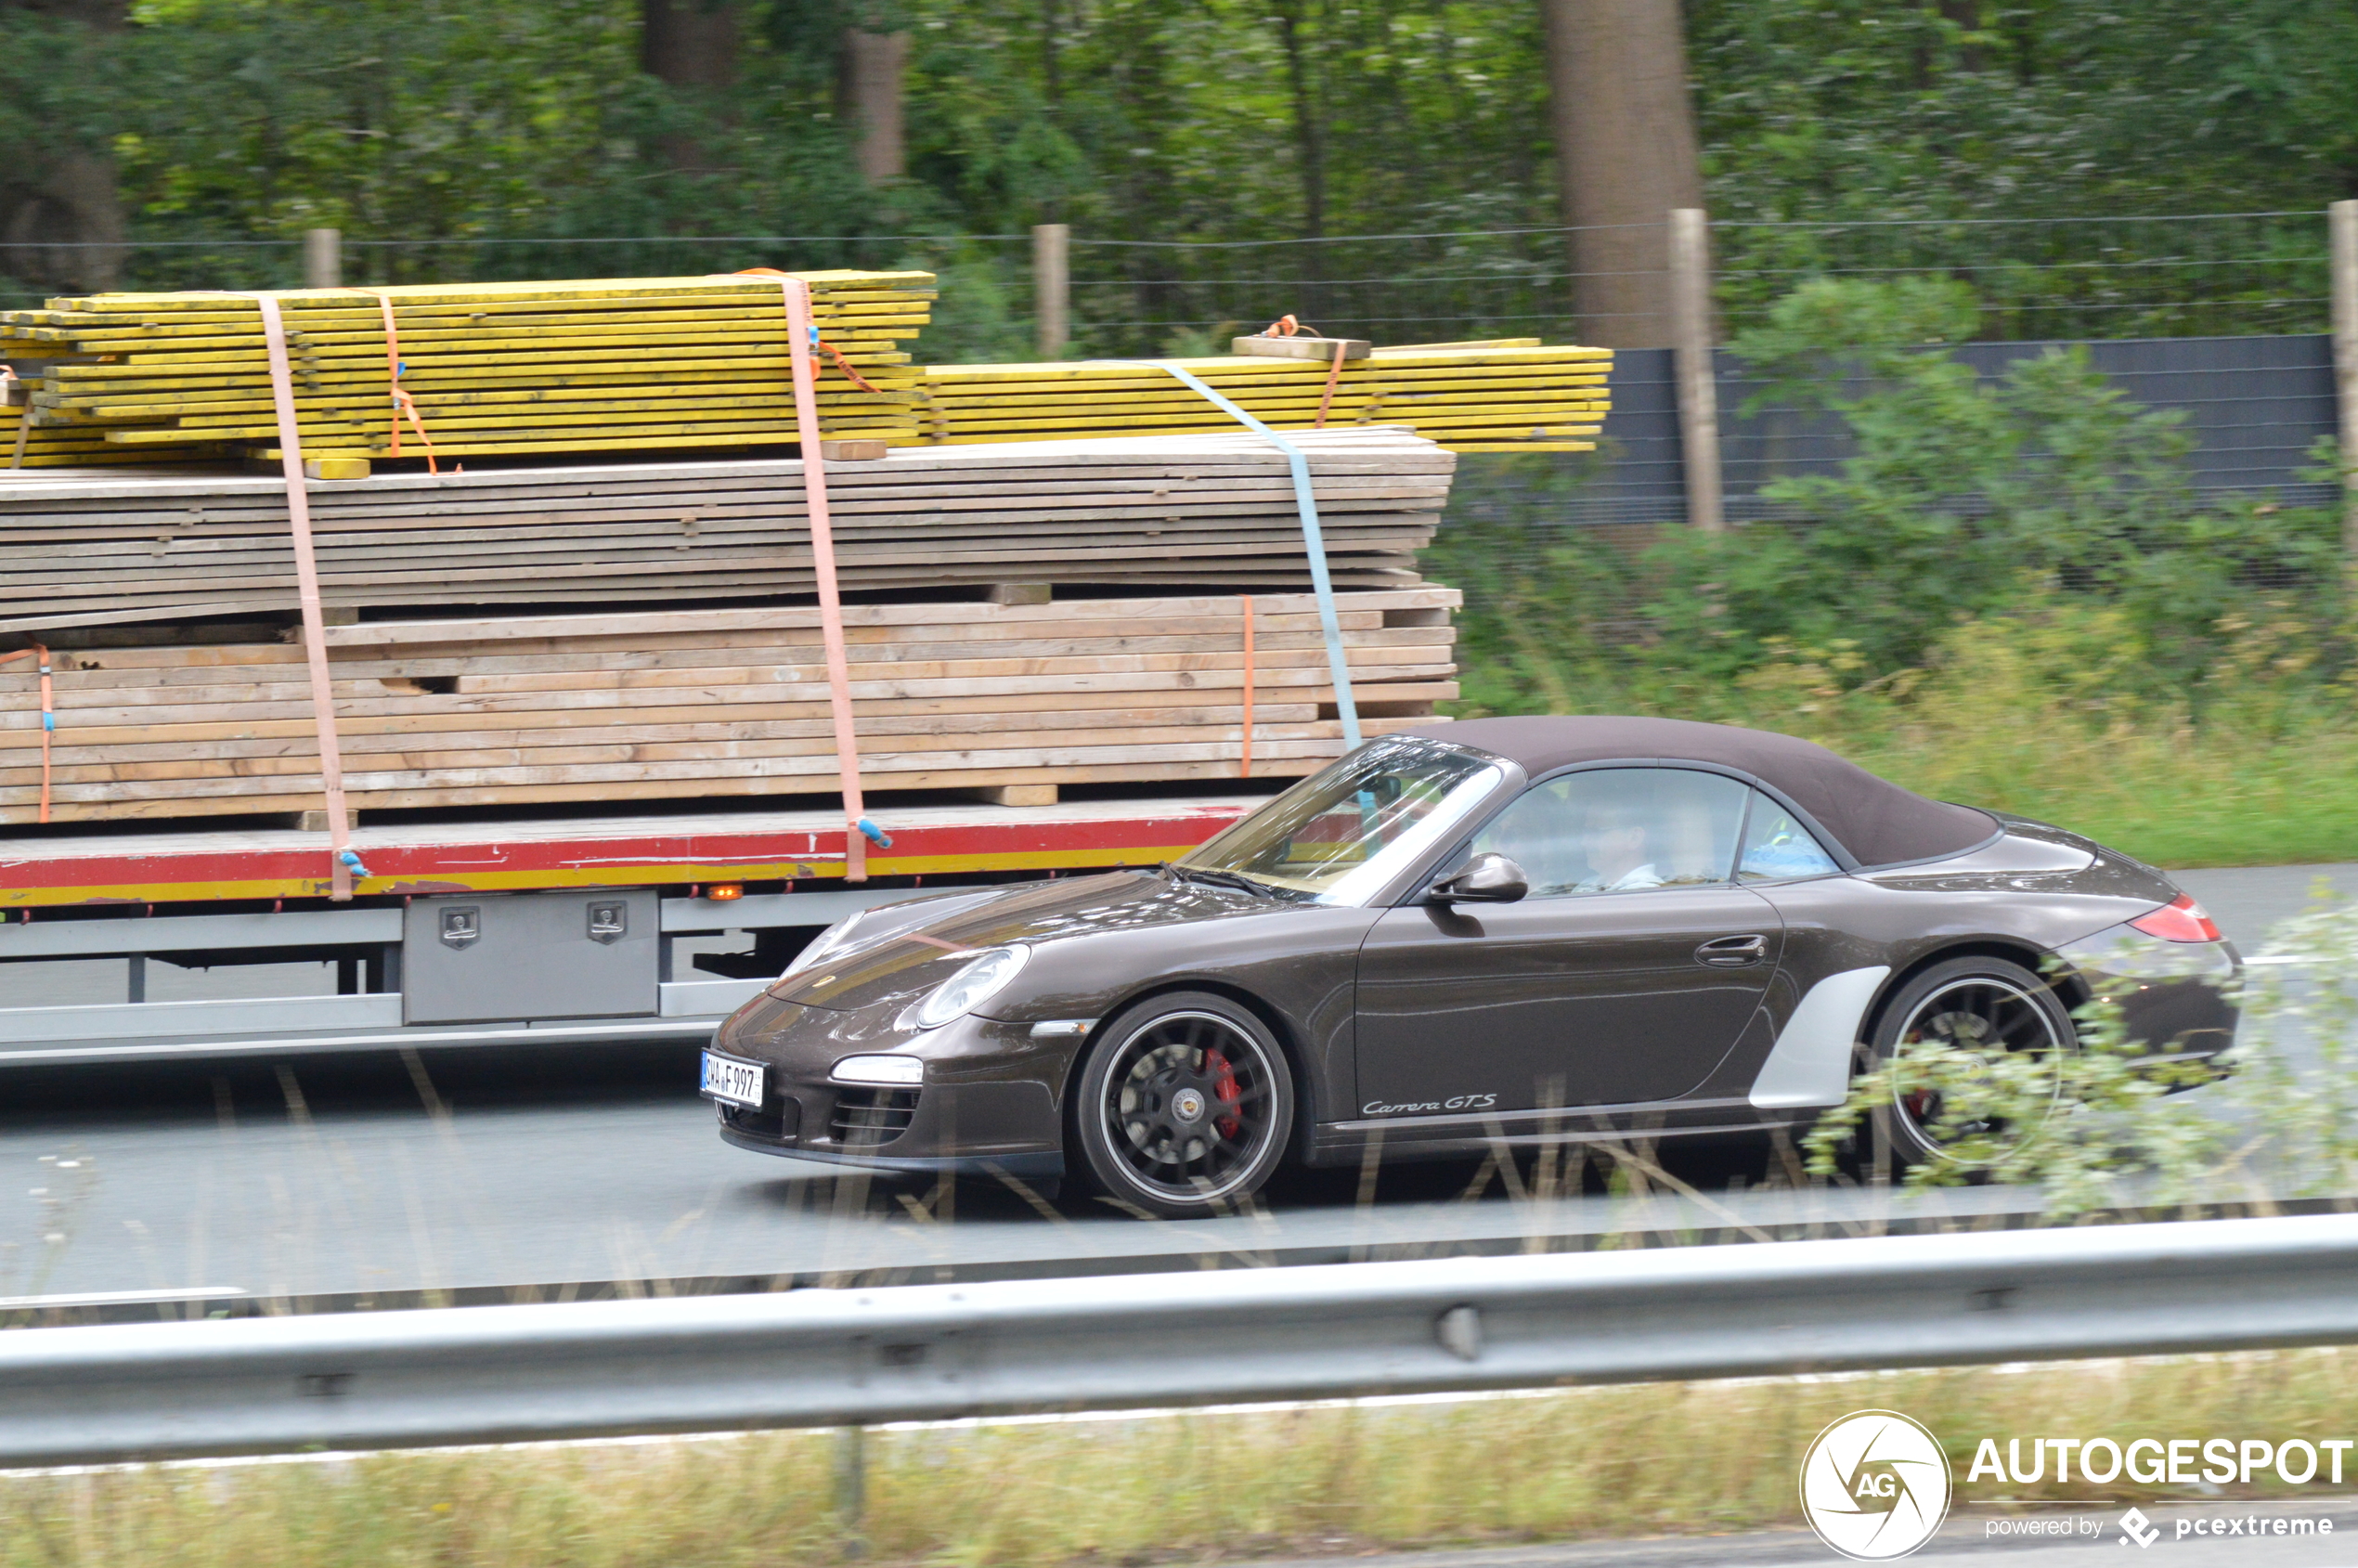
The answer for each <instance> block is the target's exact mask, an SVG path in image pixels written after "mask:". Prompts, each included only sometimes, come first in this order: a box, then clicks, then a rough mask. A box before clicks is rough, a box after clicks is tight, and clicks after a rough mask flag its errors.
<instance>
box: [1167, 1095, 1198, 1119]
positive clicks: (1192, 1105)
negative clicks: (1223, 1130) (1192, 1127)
mask: <svg viewBox="0 0 2358 1568" xmlns="http://www.w3.org/2000/svg"><path fill="white" fill-rule="evenodd" d="M1203 1105H1204V1101H1203V1091H1202V1090H1200V1089H1182V1090H1180V1091H1179V1092H1178V1093H1177V1094H1175V1095H1172V1096H1171V1114H1172V1115H1173V1116H1174V1117H1176V1118H1178V1119H1179V1120H1180V1121H1202V1120H1203Z"/></svg>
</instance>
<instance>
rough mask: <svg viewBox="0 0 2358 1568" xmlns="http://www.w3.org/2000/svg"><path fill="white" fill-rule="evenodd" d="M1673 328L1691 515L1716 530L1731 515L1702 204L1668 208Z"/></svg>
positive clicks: (1704, 527)
mask: <svg viewBox="0 0 2358 1568" xmlns="http://www.w3.org/2000/svg"><path fill="white" fill-rule="evenodd" d="M1670 330H1671V340H1670V341H1671V345H1672V347H1671V356H1672V362H1673V365H1674V367H1675V372H1674V373H1675V376H1676V379H1677V381H1678V455H1679V460H1680V467H1681V468H1682V469H1683V470H1684V471H1685V474H1686V481H1687V521H1688V523H1689V524H1690V525H1692V526H1694V527H1697V528H1700V529H1702V530H1703V531H1704V533H1706V534H1717V533H1720V532H1722V531H1723V530H1725V529H1726V527H1727V519H1726V517H1725V515H1724V513H1723V512H1722V511H1721V507H1720V496H1719V390H1718V385H1717V380H1716V378H1715V377H1714V374H1713V371H1712V364H1711V335H1712V334H1711V228H1710V224H1709V221H1708V220H1707V219H1706V218H1705V217H1704V211H1703V209H1702V208H1700V207H1674V208H1672V209H1671V210H1670Z"/></svg>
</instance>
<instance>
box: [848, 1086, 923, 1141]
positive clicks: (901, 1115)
mask: <svg viewBox="0 0 2358 1568" xmlns="http://www.w3.org/2000/svg"><path fill="white" fill-rule="evenodd" d="M918 1093H919V1091H917V1090H915V1089H846V1090H844V1091H842V1092H841V1093H840V1094H838V1095H836V1114H835V1117H834V1120H833V1121H831V1122H830V1123H829V1127H830V1130H831V1131H832V1132H833V1133H834V1134H835V1138H836V1142H837V1143H839V1144H843V1145H845V1146H847V1147H860V1148H874V1147H875V1146H877V1145H878V1144H888V1143H890V1142H892V1140H893V1139H895V1138H897V1137H899V1136H900V1134H903V1133H905V1132H907V1131H908V1130H909V1123H910V1122H911V1121H914V1120H915V1119H916V1115H917V1095H918Z"/></svg>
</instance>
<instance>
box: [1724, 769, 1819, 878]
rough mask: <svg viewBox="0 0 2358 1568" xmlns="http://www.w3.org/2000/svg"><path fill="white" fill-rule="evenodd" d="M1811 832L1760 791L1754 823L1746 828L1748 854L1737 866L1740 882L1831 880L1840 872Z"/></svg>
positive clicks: (1756, 796)
mask: <svg viewBox="0 0 2358 1568" xmlns="http://www.w3.org/2000/svg"><path fill="white" fill-rule="evenodd" d="M1841 869H1842V867H1840V866H1838V865H1836V864H1835V863H1834V858H1833V856H1832V855H1829V854H1828V853H1826V851H1825V849H1823V848H1822V847H1821V846H1820V844H1819V842H1818V841H1817V839H1815V838H1813V837H1811V836H1810V835H1809V830H1808V829H1807V828H1806V827H1804V826H1802V825H1801V824H1800V823H1797V822H1795V821H1794V818H1793V813H1792V812H1790V811H1788V810H1785V809H1784V808H1783V807H1782V806H1780V805H1778V804H1777V803H1776V802H1775V801H1773V800H1771V799H1769V797H1767V796H1765V795H1763V794H1761V793H1760V792H1759V791H1758V790H1755V791H1753V795H1752V820H1751V821H1750V822H1748V823H1745V824H1744V852H1743V858H1742V859H1741V860H1739V861H1738V862H1736V880H1737V881H1739V882H1787V881H1791V880H1793V879H1794V878H1795V877H1800V876H1827V875H1832V874H1833V873H1834V872H1837V871H1840V870H1841Z"/></svg>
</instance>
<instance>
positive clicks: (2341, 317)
mask: <svg viewBox="0 0 2358 1568" xmlns="http://www.w3.org/2000/svg"><path fill="white" fill-rule="evenodd" d="M2326 232H2327V233H2328V234H2330V235H2331V236H2332V240H2333V246H2332V253H2333V269H2332V270H2333V301H2334V305H2333V320H2334V393H2335V400H2336V402H2337V403H2338V404H2339V409H2338V412H2339V416H2340V417H2339V424H2338V428H2339V432H2340V437H2341V439H2340V444H2339V453H2338V456H2339V460H2340V463H2341V485H2342V492H2343V493H2342V502H2341V563H2342V577H2343V580H2344V581H2345V582H2346V583H2347V584H2348V585H2349V588H2350V591H2351V593H2352V596H2353V597H2358V201H2337V202H2335V203H2333V205H2331V206H2329V207H2327V208H2326Z"/></svg>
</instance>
